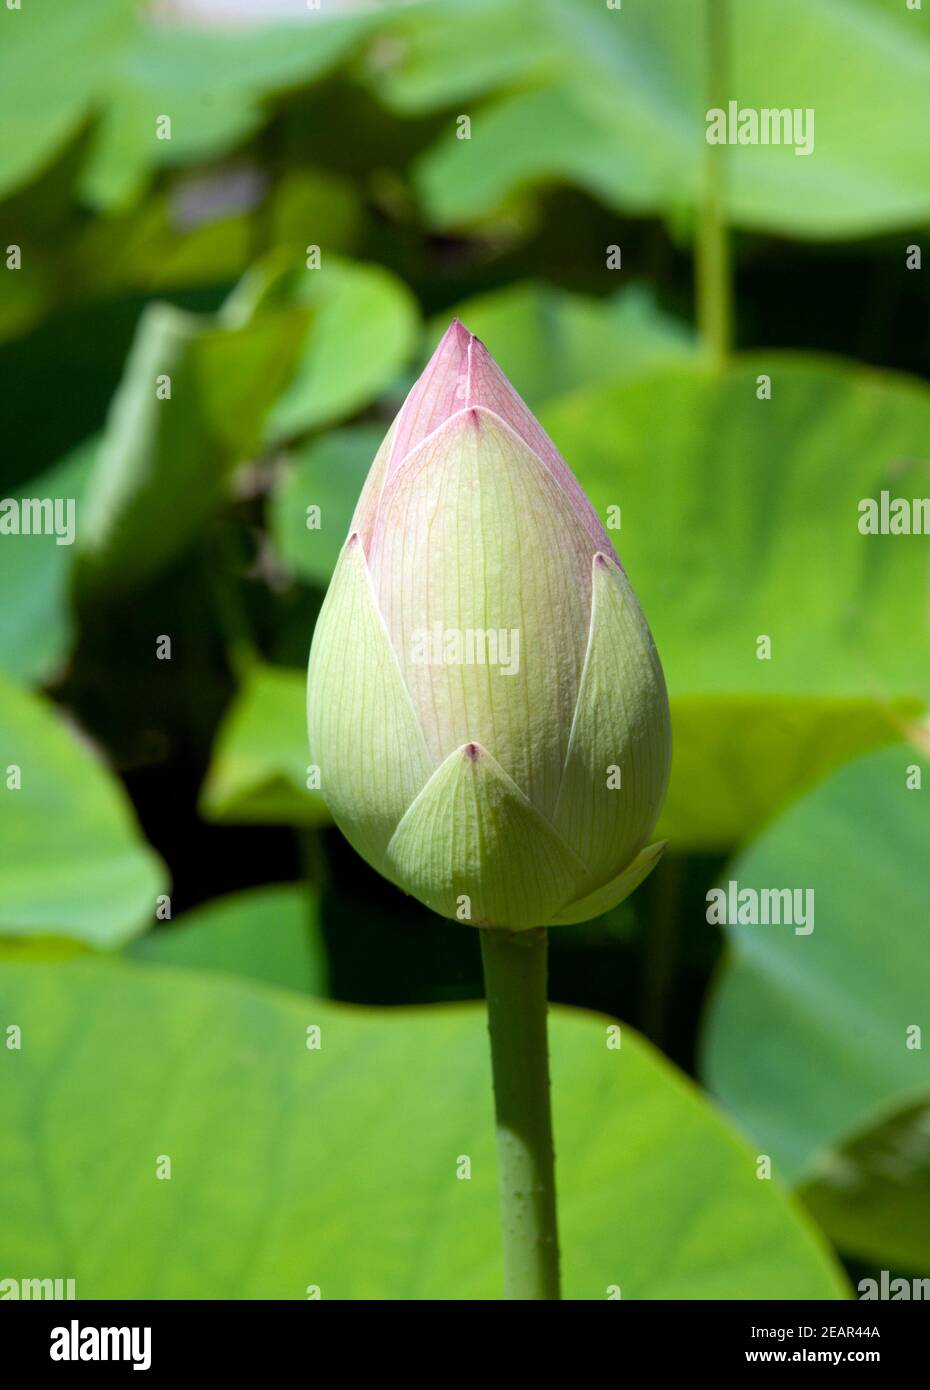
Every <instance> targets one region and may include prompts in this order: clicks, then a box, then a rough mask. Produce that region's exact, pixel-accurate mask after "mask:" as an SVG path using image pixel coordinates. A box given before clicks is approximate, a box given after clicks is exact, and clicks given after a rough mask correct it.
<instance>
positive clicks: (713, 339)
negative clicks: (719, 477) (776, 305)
mask: <svg viewBox="0 0 930 1390" xmlns="http://www.w3.org/2000/svg"><path fill="white" fill-rule="evenodd" d="M705 6H706V35H707V49H706V51H707V102H708V108H714V107H719V108H720V109H721V110H726V106H727V71H728V67H729V62H728V23H727V20H728V15H727V9H728V0H705ZM725 170H726V146H725V145H710V144H706V145H705V147H704V198H703V203H702V206H701V209H700V214H699V219H698V235H697V264H696V271H697V308H698V313H697V317H698V328H699V331H700V334H701V337H702V338H703V340H704V345H705V348H706V350H707V351H708V353H709V354H710V356H711V358H712V360H713V361H714V362H716V363H717V365H718V366H719V365H722V364H723V363H724V362H725V361H726V358H727V356H728V354H729V352H730V349H731V346H732V337H733V285H732V270H731V265H730V234H729V229H728V227H727V217H726V206H725V202H726V199H725V191H726V189H725Z"/></svg>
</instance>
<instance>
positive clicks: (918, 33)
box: [374, 0, 930, 237]
mask: <svg viewBox="0 0 930 1390" xmlns="http://www.w3.org/2000/svg"><path fill="white" fill-rule="evenodd" d="M469 8H472V7H469ZM497 8H498V9H499V10H500V11H501V12H500V13H498V15H497V17H496V19H495V23H496V25H498V26H500V27H506V25H507V24H508V23H511V24H515V23H518V22H519V17H520V11H521V9H522V7H521V6H520V5H519V4H518V3H516V0H511V3H509V4H507V3H504V4H502V5H501V6H499V7H497ZM504 11H507V12H508V13H509V19H508V17H507V16H506V15H505V14H504V13H503V12H504ZM729 12H730V17H731V24H730V35H731V43H730V65H729V74H728V77H727V78H726V81H725V96H724V99H725V100H728V99H731V98H732V99H733V100H735V101H737V102H738V103H739V106H740V107H741V108H747V107H749V108H754V109H756V110H759V109H761V108H777V109H782V108H792V109H794V108H798V109H799V110H805V111H806V110H808V109H812V110H813V111H814V113H815V116H814V119H815V124H814V145H813V151H812V153H811V154H809V155H797V154H796V153H795V149H794V146H792V145H787V144H780V145H775V144H765V145H763V144H754V145H749V144H747V145H734V146H732V147H729V148H727V150H726V151H725V153H726V155H727V163H728V170H727V180H726V183H727V200H728V204H729V213H730V217H731V219H732V220H733V221H735V222H736V223H737V224H739V225H741V226H746V227H758V228H767V229H772V230H776V231H781V232H787V233H789V234H792V235H799V236H809V237H828V236H859V235H862V234H863V233H866V232H869V231H874V230H878V229H881V228H889V227H896V226H907V225H910V224H913V223H915V222H918V221H920V220H922V219H925V218H926V217H927V215H928V212H930V192H928V190H930V148H928V146H927V142H926V141H925V140H924V139H923V137H922V131H923V130H924V128H925V127H926V123H927V119H928V115H930V34H928V24H927V19H926V14H925V13H922V12H920V11H916V10H909V9H908V8H907V7H906V6H905V5H904V4H901V3H898V0H842V3H839V0H752V3H751V4H733V5H731V6H729ZM418 23H419V26H420V28H421V33H420V36H419V38H418V40H417V42H416V43H412V44H410V45H409V48H408V50H407V51H404V50H403V49H401V50H400V51H399V53H398V54H397V56H396V59H395V61H394V62H393V64H392V65H391V67H390V68H389V69H388V72H387V73H386V74H377V75H376V76H375V77H374V80H375V81H376V82H378V84H379V88H380V90H381V91H382V92H383V94H384V95H385V96H386V97H387V99H389V100H390V99H391V97H392V95H393V96H395V97H396V98H397V99H398V100H399V102H400V104H402V105H417V106H424V105H438V106H440V107H445V106H447V104H448V102H449V101H450V100H454V101H456V102H458V104H459V108H460V110H465V111H467V112H468V113H469V114H470V115H471V117H472V130H471V138H470V139H468V140H463V139H459V138H457V131H456V127H455V122H454V121H453V120H451V119H450V122H449V129H448V134H447V135H446V136H445V137H444V139H443V140H442V141H441V142H440V144H439V145H438V146H437V147H436V148H435V149H433V150H431V151H430V152H429V153H428V155H427V156H426V158H425V159H424V160H423V161H422V163H421V165H420V169H419V183H420V188H421V192H422V194H423V197H424V200H425V203H426V206H427V210H428V211H429V213H430V214H431V215H432V217H433V218H434V219H435V220H436V221H438V222H439V223H441V224H444V225H455V224H462V223H469V222H473V221H475V220H477V219H480V218H482V217H484V216H487V215H488V214H491V213H493V212H495V211H496V210H497V209H498V208H499V207H500V206H501V205H502V204H504V203H505V202H506V200H507V199H508V198H509V197H510V196H511V195H512V194H513V192H514V191H515V190H517V189H520V188H522V187H525V186H527V185H529V184H537V183H546V182H551V181H554V180H560V181H569V182H572V183H576V184H579V185H581V186H582V187H585V188H587V189H589V190H590V191H591V192H592V193H593V194H594V195H595V196H597V197H600V198H602V199H604V200H605V201H606V202H607V203H609V204H610V205H612V206H615V207H617V208H620V209H622V210H625V211H633V212H638V213H648V212H654V211H663V212H666V213H670V214H673V215H675V216H676V217H677V216H678V215H679V213H680V211H681V210H682V209H683V208H694V207H695V206H696V205H698V204H699V202H700V199H701V196H702V182H703V177H704V168H705V156H706V154H707V150H708V146H707V144H706V141H705V132H706V129H707V125H706V113H707V109H708V106H709V104H710V103H709V101H708V96H707V79H706V72H705V64H706V59H707V49H706V38H705V36H706V26H705V19H704V6H703V5H699V4H695V3H694V0H663V3H662V4H661V5H655V4H650V3H649V0H627V3H625V4H624V5H623V7H622V9H620V8H617V9H608V7H607V6H606V5H592V4H590V3H587V0H546V3H544V4H542V5H541V6H540V7H538V12H537V13H536V15H535V16H534V24H533V25H532V26H531V30H532V33H531V34H530V35H529V36H528V41H527V43H526V44H525V46H524V50H525V51H521V55H520V57H519V58H512V59H511V60H510V62H509V63H505V64H503V65H502V63H501V58H500V54H499V52H498V51H497V50H496V48H495V46H494V45H493V44H488V45H487V47H486V48H485V49H484V50H483V51H482V47H481V44H480V35H479V31H478V25H477V23H476V20H475V18H473V17H471V16H469V15H468V14H467V13H463V12H462V9H461V7H460V6H457V5H440V6H437V7H436V12H435V13H434V14H433V15H432V17H429V16H423V17H419V19H418ZM460 50H461V51H464V52H465V54H466V55H467V57H466V61H465V62H464V63H463V64H460V63H459V59H458V54H459V51H460ZM553 50H556V51H557V53H558V55H559V56H558V60H555V59H554V58H553ZM425 55H426V58H425ZM427 62H428V77H427V76H425V75H424V73H425V70H426V69H427ZM510 81H512V82H514V85H515V88H516V90H508V91H506V94H504V95H501V92H500V91H498V95H497V99H496V100H495V101H493V102H492V103H491V104H490V105H488V106H478V107H477V108H475V106H473V105H469V104H468V102H469V101H472V102H473V101H474V100H475V99H479V98H481V97H482V96H483V95H484V94H485V93H486V92H487V91H488V89H489V88H499V86H500V84H501V83H502V82H510ZM863 91H868V93H869V100H868V102H863V101H862V98H861V93H862V92H863Z"/></svg>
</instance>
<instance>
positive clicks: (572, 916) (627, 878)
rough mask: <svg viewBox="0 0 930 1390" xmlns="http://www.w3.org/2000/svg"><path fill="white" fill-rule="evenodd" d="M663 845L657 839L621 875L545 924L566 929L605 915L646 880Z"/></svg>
mask: <svg viewBox="0 0 930 1390" xmlns="http://www.w3.org/2000/svg"><path fill="white" fill-rule="evenodd" d="M667 844H668V841H667V840H659V842H658V843H657V844H654V845H650V846H649V848H648V849H644V850H641V851H640V853H639V854H638V855H637V856H636V858H635V859H634V860H633V862H632V864H630V865H629V867H628V868H626V869H624V871H623V873H622V874H618V875H617V877H616V878H614V879H611V881H610V883H605V884H604V885H603V887H601V888H598V889H596V890H595V892H593V893H589V894H588V896H587V897H586V898H578V899H577V900H576V901H575V902H573V903H570V904H569V905H568V907H564V908H563V909H562V911H561V912H557V913H556V914H555V916H554V917H550V918H549V919H548V921H547V923H546V925H547V926H550V927H569V926H571V924H572V923H573V922H587V921H588V919H589V918H590V917H600V915H601V913H602V912H609V911H610V909H611V908H612V907H616V906H617V904H618V903H622V902H623V900H624V898H628V897H629V896H630V894H631V893H632V892H634V891H635V890H636V889H637V888H638V887H639V885H640V884H641V883H642V881H643V879H645V878H648V877H649V875H650V874H651V873H652V871H653V869H654V868H655V866H656V864H658V862H659V860H660V859H661V857H662V851H663V850H664V849H665V846H666V845H667Z"/></svg>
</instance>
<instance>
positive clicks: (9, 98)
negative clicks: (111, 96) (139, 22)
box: [0, 0, 134, 193]
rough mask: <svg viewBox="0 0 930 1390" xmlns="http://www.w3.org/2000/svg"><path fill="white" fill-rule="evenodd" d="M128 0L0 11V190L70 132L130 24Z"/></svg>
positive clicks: (38, 2) (30, 3) (31, 2)
mask: <svg viewBox="0 0 930 1390" xmlns="http://www.w3.org/2000/svg"><path fill="white" fill-rule="evenodd" d="M133 22H134V21H133V13H132V9H131V7H130V6H129V5H127V4H126V0H81V3H80V4H77V5H68V4H65V5H62V4H60V3H59V0H26V3H24V4H21V5H20V6H19V7H18V8H16V9H11V8H10V7H9V6H8V5H6V4H4V5H3V6H2V8H0V126H2V128H3V140H2V141H0V192H2V193H7V192H9V191H10V190H12V189H14V188H16V187H18V186H19V185H20V184H22V183H25V182H26V181H27V180H28V179H29V178H30V177H32V175H33V174H35V173H36V172H37V171H38V170H39V169H41V168H42V167H43V165H45V164H46V163H48V161H49V160H50V159H51V158H52V156H53V155H54V153H55V150H56V149H57V148H58V146H59V145H61V144H63V143H64V141H66V140H67V139H68V138H69V137H70V136H71V135H73V134H74V132H75V131H76V129H77V128H78V126H79V125H80V124H81V122H82V121H83V120H84V118H85V116H86V115H87V114H88V113H89V111H90V110H91V108H92V106H93V104H94V98H95V96H96V93H97V91H98V90H99V88H100V86H101V85H102V84H103V83H104V82H105V81H106V78H107V74H108V72H109V71H110V70H111V69H112V67H113V65H114V63H115V61H116V58H117V56H118V54H119V52H120V50H121V48H122V47H123V46H124V44H125V43H126V41H127V40H128V38H129V36H130V34H131V32H132V27H133Z"/></svg>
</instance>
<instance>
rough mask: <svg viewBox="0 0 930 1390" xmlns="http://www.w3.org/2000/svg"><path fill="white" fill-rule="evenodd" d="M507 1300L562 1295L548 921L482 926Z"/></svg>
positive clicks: (552, 1297) (505, 1294)
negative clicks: (511, 927) (530, 926)
mask: <svg viewBox="0 0 930 1390" xmlns="http://www.w3.org/2000/svg"><path fill="white" fill-rule="evenodd" d="M480 936H481V958H482V961H483V963H484V983H485V993H486V994H487V999H488V1028H489V1031H490V1034H491V1067H492V1070H493V1073H494V1111H495V1116H496V1120H497V1155H498V1167H499V1186H500V1203H501V1231H502V1236H503V1246H504V1297H505V1299H518V1300H529V1299H557V1298H560V1297H561V1295H560V1293H559V1238H558V1226H557V1220H556V1202H555V1155H554V1153H553V1148H552V1113H551V1109H550V1104H549V1054H548V1048H547V1044H546V948H547V938H546V929H545V927H537V928H534V930H532V931H523V932H510V931H503V930H500V929H498V928H496V927H482V928H481V929H480Z"/></svg>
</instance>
